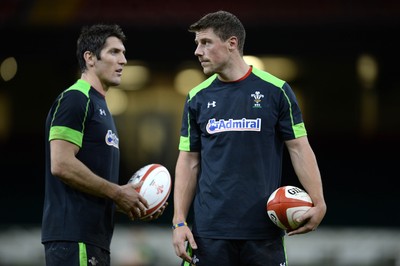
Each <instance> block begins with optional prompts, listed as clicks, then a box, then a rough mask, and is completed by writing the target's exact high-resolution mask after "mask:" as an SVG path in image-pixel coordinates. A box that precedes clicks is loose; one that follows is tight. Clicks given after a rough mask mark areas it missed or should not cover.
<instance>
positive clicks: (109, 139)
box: [105, 130, 119, 149]
mask: <svg viewBox="0 0 400 266" xmlns="http://www.w3.org/2000/svg"><path fill="white" fill-rule="evenodd" d="M105 140H106V144H107V145H108V146H113V147H115V148H117V149H119V139H118V137H117V135H116V134H115V133H113V132H112V130H108V131H107V134H106V138H105Z"/></svg>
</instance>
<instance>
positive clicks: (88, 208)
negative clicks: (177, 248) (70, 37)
mask: <svg viewBox="0 0 400 266" xmlns="http://www.w3.org/2000/svg"><path fill="white" fill-rule="evenodd" d="M124 41H125V35H124V33H123V31H122V30H121V28H120V27H119V26H118V25H104V24H98V25H93V26H91V27H84V28H82V31H81V35H80V36H79V39H78V42H77V58H78V62H79V67H80V69H81V71H82V74H81V77H80V79H79V80H78V81H77V82H76V83H75V84H73V85H72V86H71V87H69V88H68V89H66V90H64V91H63V92H62V93H61V94H60V95H59V96H58V97H57V98H56V99H55V101H54V103H53V105H52V106H51V108H50V111H49V113H48V116H47V119H46V132H45V137H46V139H45V141H46V145H45V153H46V158H45V161H46V169H45V174H46V178H45V199H44V208H43V221H42V243H43V244H44V247H45V258H46V265H49V266H51V265H63V266H78V265H110V244H111V239H112V235H113V230H114V213H115V210H116V209H118V210H119V211H121V212H123V213H125V214H127V215H128V216H129V217H130V218H131V219H136V218H140V217H141V216H142V215H143V214H144V212H145V210H146V208H148V207H149V206H148V203H147V201H146V200H145V199H144V198H143V197H142V196H141V195H139V193H138V192H137V191H136V190H135V188H137V187H138V186H140V185H141V184H138V185H136V186H132V185H131V184H126V185H122V186H121V185H119V184H118V180H119V164H120V152H119V138H118V133H117V129H116V127H115V124H114V120H113V117H112V114H111V113H110V111H109V110H108V107H107V103H106V101H105V95H106V93H107V91H108V90H109V88H110V87H111V86H117V85H119V84H120V82H121V75H122V70H123V67H124V65H125V64H126V63H127V60H126V58H125V46H124ZM164 208H165V206H164V207H163V208H162V209H161V210H160V211H159V212H158V213H157V214H156V215H154V216H153V217H151V218H150V219H156V218H158V216H160V215H161V214H162V212H163V210H164Z"/></svg>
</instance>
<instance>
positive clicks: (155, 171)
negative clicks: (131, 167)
mask: <svg viewBox="0 0 400 266" xmlns="http://www.w3.org/2000/svg"><path fill="white" fill-rule="evenodd" d="M141 181H143V184H142V186H141V187H139V188H137V189H136V190H137V192H139V194H140V195H141V196H142V197H144V198H145V199H146V200H147V202H148V203H149V208H148V209H147V210H146V214H145V215H144V216H142V217H141V219H145V218H147V217H149V216H151V215H153V214H154V213H156V212H157V211H158V210H159V209H160V208H161V207H162V206H163V205H164V203H165V202H166V201H167V199H168V196H169V194H170V193H171V186H172V185H171V175H170V173H169V171H168V169H167V168H165V167H164V166H163V165H161V164H148V165H146V166H144V167H142V168H140V169H139V170H138V171H136V172H135V173H134V174H133V175H132V177H131V178H130V179H129V181H128V183H132V184H137V183H139V182H141Z"/></svg>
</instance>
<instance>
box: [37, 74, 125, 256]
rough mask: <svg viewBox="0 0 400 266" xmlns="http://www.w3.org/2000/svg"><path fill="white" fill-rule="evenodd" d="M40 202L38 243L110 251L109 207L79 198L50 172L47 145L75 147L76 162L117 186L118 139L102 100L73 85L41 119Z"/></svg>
mask: <svg viewBox="0 0 400 266" xmlns="http://www.w3.org/2000/svg"><path fill="white" fill-rule="evenodd" d="M45 135H46V144H45V153H46V169H45V175H46V176H45V199H44V208H43V221H42V242H43V243H44V242H48V241H76V242H84V243H87V244H92V245H95V246H98V247H100V248H102V249H105V250H108V251H109V250H110V243H111V238H112V235H113V230H114V211H115V207H114V203H113V202H112V201H111V200H110V199H106V198H99V197H95V196H92V195H89V194H87V193H83V192H80V191H78V190H76V189H73V188H72V187H70V186H68V185H66V184H65V183H63V182H62V181H61V180H60V179H59V178H58V177H55V176H53V175H52V174H51V171H50V141H51V140H55V139H61V140H66V141H69V142H71V143H74V144H75V145H77V146H79V147H80V150H79V152H78V154H77V155H76V157H77V158H78V159H79V160H80V161H81V162H82V163H83V164H85V165H86V166H87V167H88V168H89V169H90V170H92V171H93V172H94V173H95V174H97V175H99V176H100V177H102V178H104V179H106V180H108V181H110V182H113V183H118V177H119V163H120V154H119V139H118V134H117V130H116V127H115V124H114V120H113V117H112V115H111V113H110V112H109V110H108V108H107V104H106V101H105V98H104V96H103V95H101V94H100V93H99V92H98V91H96V90H95V89H93V88H92V87H91V86H90V84H89V83H87V82H86V81H84V80H78V81H77V82H76V83H75V84H74V85H72V86H71V87H70V88H68V89H67V90H65V91H63V92H62V93H61V94H60V95H59V96H58V97H57V98H56V100H55V101H54V103H53V105H52V107H51V109H50V111H49V113H48V116H47V119H46V132H45Z"/></svg>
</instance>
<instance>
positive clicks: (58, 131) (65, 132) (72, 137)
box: [49, 126, 83, 147]
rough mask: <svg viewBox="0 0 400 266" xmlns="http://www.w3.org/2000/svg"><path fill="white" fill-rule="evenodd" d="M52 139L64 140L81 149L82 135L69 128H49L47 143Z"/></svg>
mask: <svg viewBox="0 0 400 266" xmlns="http://www.w3.org/2000/svg"><path fill="white" fill-rule="evenodd" d="M54 139H62V140H66V141H69V142H72V143H74V144H75V145H77V146H79V147H82V139H83V133H82V132H79V131H76V130H73V129H71V128H69V127H63V126H53V127H51V128H50V134H49V141H50V140H54Z"/></svg>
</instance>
